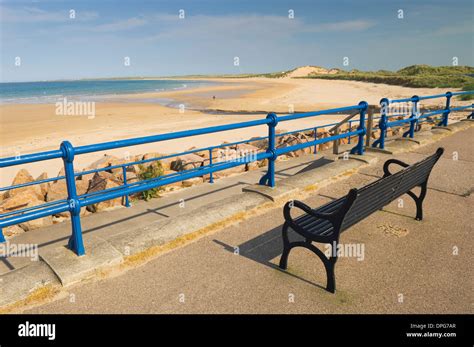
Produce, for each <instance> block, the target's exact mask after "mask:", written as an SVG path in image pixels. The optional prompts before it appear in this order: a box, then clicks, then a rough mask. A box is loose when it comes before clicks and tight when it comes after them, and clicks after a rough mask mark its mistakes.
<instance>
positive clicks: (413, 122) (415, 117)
mask: <svg viewBox="0 0 474 347" xmlns="http://www.w3.org/2000/svg"><path fill="white" fill-rule="evenodd" d="M411 100H412V103H413V107H412V110H411V116H410V119H411V121H410V129H409V130H408V131H407V132H405V133H404V134H403V137H407V136H410V138H411V139H412V138H413V137H415V126H416V123H418V102H419V101H420V98H419V97H418V95H413V96H412V97H411Z"/></svg>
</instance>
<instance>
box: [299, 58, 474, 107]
mask: <svg viewBox="0 0 474 347" xmlns="http://www.w3.org/2000/svg"><path fill="white" fill-rule="evenodd" d="M304 78H320V79H335V80H350V81H362V82H372V83H385V84H392V85H400V86H405V87H412V88H462V89H463V90H473V89H474V67H471V66H438V67H433V66H428V65H412V66H408V67H405V68H403V69H401V70H398V71H395V72H394V71H387V70H379V71H360V70H351V71H344V70H339V72H338V73H336V74H333V75H328V74H311V75H308V76H307V77H304ZM461 98H463V99H464V100H469V99H473V98H474V96H473V95H465V96H462V97H461Z"/></svg>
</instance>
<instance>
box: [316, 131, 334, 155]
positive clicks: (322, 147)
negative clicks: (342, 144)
mask: <svg viewBox="0 0 474 347" xmlns="http://www.w3.org/2000/svg"><path fill="white" fill-rule="evenodd" d="M329 136H331V135H330V134H329V132H328V131H326V130H325V131H321V132H318V139H324V138H327V137H329ZM331 147H332V141H331V142H326V143H321V144H319V145H318V151H322V150H325V149H329V148H331Z"/></svg>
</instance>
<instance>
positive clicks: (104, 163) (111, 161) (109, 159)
mask: <svg viewBox="0 0 474 347" xmlns="http://www.w3.org/2000/svg"><path fill="white" fill-rule="evenodd" d="M125 163H126V161H125V160H124V159H120V158H117V157H115V156H113V155H108V154H104V156H103V157H102V158H100V159H99V160H96V161H95V162H93V163H92V164H90V165H89V166H88V167H87V169H86V170H91V169H102V168H106V167H109V166H116V165H121V164H125ZM106 172H109V173H113V174H118V173H121V172H122V168H121V167H119V168H115V169H110V170H107V171H106Z"/></svg>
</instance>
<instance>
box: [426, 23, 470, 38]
mask: <svg viewBox="0 0 474 347" xmlns="http://www.w3.org/2000/svg"><path fill="white" fill-rule="evenodd" d="M434 33H435V35H461V34H471V33H474V25H473V24H472V22H464V23H456V24H450V25H445V26H442V27H440V28H438V30H436V31H435V32H434Z"/></svg>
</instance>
